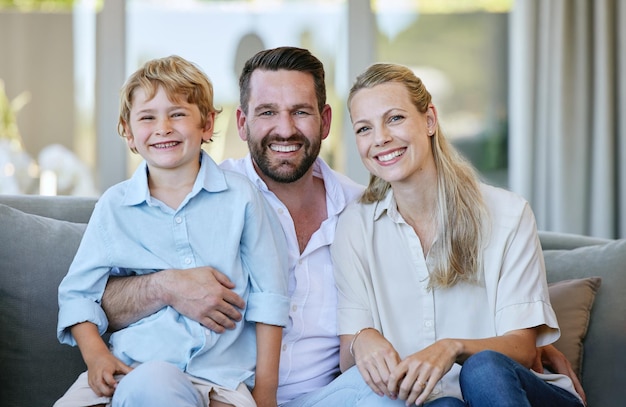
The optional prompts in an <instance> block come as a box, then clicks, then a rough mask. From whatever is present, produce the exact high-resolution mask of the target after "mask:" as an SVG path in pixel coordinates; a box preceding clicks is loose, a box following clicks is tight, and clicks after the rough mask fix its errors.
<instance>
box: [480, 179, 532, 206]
mask: <svg viewBox="0 0 626 407" xmlns="http://www.w3.org/2000/svg"><path fill="white" fill-rule="evenodd" d="M480 190H481V193H482V195H483V200H484V202H485V204H486V205H487V206H497V207H511V208H512V209H514V208H522V207H524V206H526V205H527V204H528V201H526V199H524V198H523V197H522V196H521V195H519V194H517V193H516V192H513V191H509V190H508V189H504V188H501V187H496V186H493V185H488V184H480Z"/></svg>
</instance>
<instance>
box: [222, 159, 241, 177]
mask: <svg viewBox="0 0 626 407" xmlns="http://www.w3.org/2000/svg"><path fill="white" fill-rule="evenodd" d="M219 166H220V168H221V169H223V170H228V171H234V172H238V173H240V174H244V175H245V174H246V159H245V157H244V158H227V159H225V160H224V161H222V162H221V163H220V164H219Z"/></svg>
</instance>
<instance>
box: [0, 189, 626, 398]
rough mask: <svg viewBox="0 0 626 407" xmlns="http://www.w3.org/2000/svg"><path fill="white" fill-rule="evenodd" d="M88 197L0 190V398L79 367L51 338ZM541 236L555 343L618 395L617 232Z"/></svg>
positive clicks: (624, 298)
mask: <svg viewBox="0 0 626 407" xmlns="http://www.w3.org/2000/svg"><path fill="white" fill-rule="evenodd" d="M94 203H95V200H94V199H93V198H77V197H41V196H1V195H0V326H1V331H0V406H3V407H44V406H50V405H52V404H53V402H54V401H55V400H56V399H57V398H58V397H59V396H61V395H62V394H63V392H64V391H65V390H66V389H67V387H68V386H69V385H70V384H71V383H72V382H73V381H74V379H75V378H76V376H77V375H78V374H79V373H80V372H82V371H83V370H84V369H85V365H84V364H83V362H82V359H81V357H80V353H79V351H78V349H76V348H72V347H69V346H65V345H60V344H59V343H58V342H57V340H56V335H55V327H56V319H57V295H56V294H57V286H58V284H59V282H60V281H61V279H62V278H63V276H64V275H65V273H66V271H67V268H68V266H69V264H70V262H71V261H72V258H73V255H74V252H75V250H76V248H77V246H78V244H79V241H80V238H81V235H82V233H83V231H84V227H85V222H87V221H88V219H89V216H90V214H91V211H92V209H93V205H94ZM540 238H541V242H542V245H543V248H544V258H545V262H546V268H547V270H548V280H549V282H550V283H551V286H550V295H551V298H552V302H553V306H554V308H555V310H556V311H557V316H558V318H559V322H560V324H561V328H562V331H563V332H562V337H561V339H560V340H559V342H557V344H556V345H557V347H559V348H560V349H561V350H562V351H563V352H564V353H565V354H566V355H567V356H568V358H569V359H570V361H572V363H573V364H574V366H575V367H576V368H579V369H580V375H581V377H582V381H583V385H584V387H585V390H586V392H587V397H588V402H589V406H591V407H609V406H616V405H623V404H624V403H625V400H626V270H625V268H626V240H602V239H595V238H589V237H584V236H577V235H565V234H556V233H541V235H540ZM595 277H598V278H595ZM587 327H588V330H587ZM583 351H584V352H583Z"/></svg>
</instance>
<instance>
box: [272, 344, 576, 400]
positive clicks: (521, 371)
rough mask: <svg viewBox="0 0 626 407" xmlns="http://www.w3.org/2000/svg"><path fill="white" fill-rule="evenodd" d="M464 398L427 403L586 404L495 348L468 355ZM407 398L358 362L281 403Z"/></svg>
mask: <svg viewBox="0 0 626 407" xmlns="http://www.w3.org/2000/svg"><path fill="white" fill-rule="evenodd" d="M460 385H461V392H462V393H463V398H464V399H465V401H463V400H459V399H457V398H453V397H442V398H439V399H436V400H433V401H430V402H427V403H426V404H424V407H463V406H471V407H518V406H519V407H555V406H559V407H582V406H583V404H582V402H581V401H580V400H579V399H578V397H576V396H575V395H573V394H571V393H570V392H568V391H567V390H564V389H561V388H559V387H556V386H553V385H551V384H549V383H546V382H545V381H543V380H542V379H540V378H539V377H537V376H536V375H535V374H533V373H532V372H531V371H530V370H528V369H526V368H525V367H523V366H522V365H520V364H519V363H517V362H515V361H514V360H512V359H510V358H509V357H507V356H504V355H502V354H500V353H497V352H493V351H484V352H480V353H477V354H475V355H473V356H471V357H470V358H468V359H467V360H466V361H465V363H464V364H463V367H462V369H461V376H460ZM404 405H405V401H404V400H391V399H389V398H387V397H380V396H378V395H377V394H376V393H374V392H373V391H372V390H371V389H370V388H369V386H368V385H367V384H366V383H365V381H364V380H363V378H362V377H361V374H360V373H359V371H358V369H357V368H356V366H354V367H352V368H351V369H349V370H347V371H346V372H344V373H343V374H342V375H341V376H339V377H338V378H337V379H335V380H334V381H333V382H332V383H330V384H328V385H327V386H325V387H323V388H321V389H319V390H316V391H313V392H311V393H309V394H306V395H304V396H301V397H299V398H297V399H295V400H292V401H290V402H288V403H285V404H282V405H281V407H327V406H358V407H378V406H380V407H403V406H404Z"/></svg>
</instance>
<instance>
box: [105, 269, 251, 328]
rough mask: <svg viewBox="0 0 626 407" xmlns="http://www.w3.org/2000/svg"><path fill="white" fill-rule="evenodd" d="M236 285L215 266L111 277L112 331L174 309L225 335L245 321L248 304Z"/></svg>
mask: <svg viewBox="0 0 626 407" xmlns="http://www.w3.org/2000/svg"><path fill="white" fill-rule="evenodd" d="M234 287H235V285H234V284H233V283H232V282H231V281H230V280H229V279H228V277H226V275H224V274H222V273H220V272H219V271H217V270H215V269H214V268H212V267H197V268H193V269H187V270H174V269H168V270H162V271H159V272H156V273H152V274H147V275H141V276H133V277H111V278H109V280H108V282H107V286H106V289H105V291H104V296H103V297H102V307H103V309H104V311H105V313H106V314H107V317H108V319H109V329H111V330H119V329H122V328H124V327H126V326H128V325H130V324H132V323H134V322H137V321H138V320H140V319H142V318H145V317H146V316H148V315H151V314H153V313H155V312H157V311H158V310H160V309H162V308H164V307H166V306H168V305H169V306H171V307H172V308H174V309H175V310H176V311H178V312H179V313H181V314H182V315H185V316H186V317H188V318H191V319H193V320H194V321H197V322H199V323H201V324H202V325H204V326H205V327H207V328H208V329H210V330H212V331H214V332H217V333H222V332H224V331H225V330H226V329H233V328H235V323H236V322H238V321H241V318H242V315H241V312H240V310H241V309H243V308H244V307H245V305H246V303H245V301H244V300H243V299H242V298H241V297H240V296H239V295H237V294H235V292H233V291H232V289H233V288H234Z"/></svg>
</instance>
